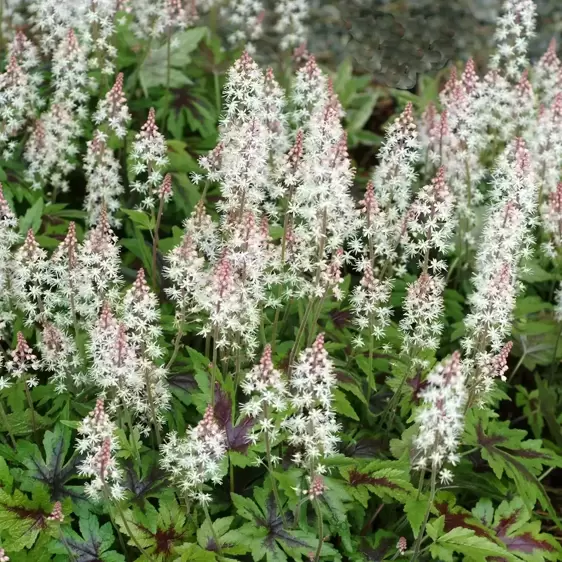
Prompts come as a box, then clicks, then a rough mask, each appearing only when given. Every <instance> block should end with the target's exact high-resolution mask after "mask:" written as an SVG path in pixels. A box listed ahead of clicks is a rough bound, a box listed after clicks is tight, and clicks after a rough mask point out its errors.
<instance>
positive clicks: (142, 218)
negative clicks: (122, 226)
mask: <svg viewBox="0 0 562 562" xmlns="http://www.w3.org/2000/svg"><path fill="white" fill-rule="evenodd" d="M123 212H124V213H125V214H126V215H128V217H129V218H130V219H131V220H132V221H133V222H134V223H135V224H136V225H137V226H138V227H139V228H140V229H142V230H153V229H154V226H155V222H154V219H151V218H150V217H149V216H148V215H147V214H146V213H143V212H142V211H135V210H133V209H123Z"/></svg>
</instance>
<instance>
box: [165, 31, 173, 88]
mask: <svg viewBox="0 0 562 562" xmlns="http://www.w3.org/2000/svg"><path fill="white" fill-rule="evenodd" d="M171 73H172V28H171V27H170V28H169V29H168V41H167V45H166V89H167V90H169V89H170V76H171Z"/></svg>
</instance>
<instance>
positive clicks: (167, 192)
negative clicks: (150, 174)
mask: <svg viewBox="0 0 562 562" xmlns="http://www.w3.org/2000/svg"><path fill="white" fill-rule="evenodd" d="M171 196H172V174H166V175H165V176H164V180H163V181H162V185H161V186H160V189H159V190H158V197H160V199H163V200H164V201H168V199H170V197H171Z"/></svg>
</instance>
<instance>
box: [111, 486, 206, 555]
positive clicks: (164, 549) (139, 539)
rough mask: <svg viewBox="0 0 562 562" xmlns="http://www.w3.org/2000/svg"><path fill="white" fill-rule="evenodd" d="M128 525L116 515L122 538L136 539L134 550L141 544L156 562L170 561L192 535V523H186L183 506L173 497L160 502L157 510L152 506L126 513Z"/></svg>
mask: <svg viewBox="0 0 562 562" xmlns="http://www.w3.org/2000/svg"><path fill="white" fill-rule="evenodd" d="M123 516H124V517H125V518H126V524H125V523H124V522H123V519H122V516H121V514H120V513H116V514H115V521H116V523H117V525H119V529H120V531H121V533H123V535H127V536H129V532H132V533H133V535H134V536H133V537H131V539H130V540H129V544H130V545H131V546H136V543H138V544H139V545H140V546H142V547H143V548H144V550H145V551H146V553H147V554H148V555H150V556H151V557H152V559H153V560H157V561H164V560H167V559H168V558H169V556H170V555H171V554H172V551H173V549H174V547H175V546H177V545H180V544H181V543H182V542H185V540H186V538H187V537H188V536H190V535H192V534H193V532H194V530H195V529H194V527H193V521H192V520H189V521H188V520H187V516H186V510H185V506H180V505H179V504H178V502H177V501H176V499H175V496H174V495H173V494H167V495H166V496H165V497H162V498H160V500H159V502H158V509H156V507H154V506H153V505H152V504H151V503H150V502H145V504H144V506H143V508H142V509H141V508H139V507H137V506H134V507H133V508H132V509H127V510H125V511H123Z"/></svg>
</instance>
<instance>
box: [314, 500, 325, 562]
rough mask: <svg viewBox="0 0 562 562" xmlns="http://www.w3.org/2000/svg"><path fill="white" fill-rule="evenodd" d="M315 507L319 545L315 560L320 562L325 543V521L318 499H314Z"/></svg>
mask: <svg viewBox="0 0 562 562" xmlns="http://www.w3.org/2000/svg"><path fill="white" fill-rule="evenodd" d="M314 508H315V509H316V519H317V520H318V521H317V523H318V547H317V548H316V554H315V555H314V562H318V561H319V560H320V554H321V553H322V546H323V545H324V521H323V520H322V510H321V509H320V503H319V501H318V499H315V500H314Z"/></svg>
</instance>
